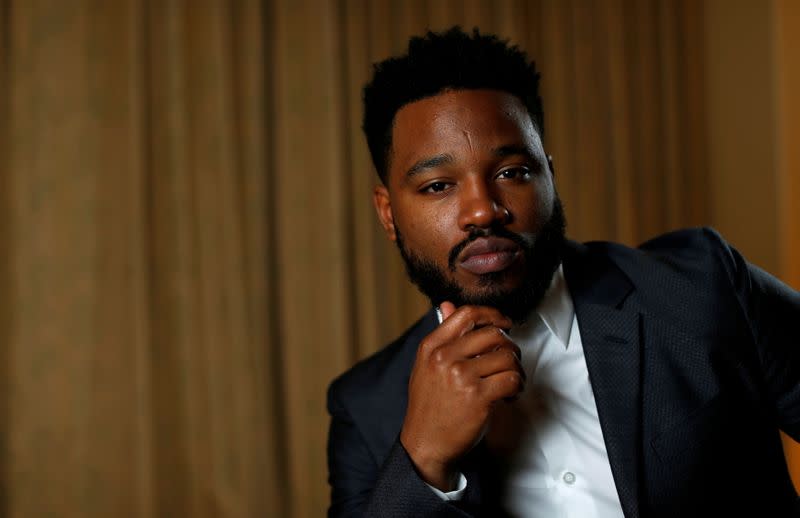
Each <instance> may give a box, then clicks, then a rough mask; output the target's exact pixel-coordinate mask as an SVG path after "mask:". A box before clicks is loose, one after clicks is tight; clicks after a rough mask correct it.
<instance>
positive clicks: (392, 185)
mask: <svg viewBox="0 0 800 518" xmlns="http://www.w3.org/2000/svg"><path fill="white" fill-rule="evenodd" d="M374 201H375V206H376V209H377V211H378V215H379V217H380V219H381V222H382V224H383V226H384V228H385V229H386V231H387V234H388V235H389V237H390V239H392V240H393V241H395V242H396V243H397V244H398V247H399V248H400V251H401V254H402V255H403V258H404V260H405V262H406V267H407V270H408V273H409V275H410V277H411V279H412V281H414V282H415V283H416V284H417V285H418V286H419V287H420V289H421V290H422V291H423V293H425V294H426V295H427V296H428V297H429V298H430V299H431V302H432V303H433V304H435V305H438V304H440V303H441V302H443V301H445V300H449V301H451V302H453V303H454V304H456V305H457V306H458V305H463V304H477V305H489V306H494V307H497V308H499V309H500V310H501V311H502V312H504V313H505V314H506V315H508V316H509V317H511V318H513V319H515V320H517V321H519V320H522V319H524V318H525V317H526V316H527V315H528V313H529V312H530V311H531V310H532V309H533V307H534V306H535V305H536V304H537V303H538V302H539V300H540V299H541V297H542V296H543V294H544V291H545V290H546V288H547V286H548V285H549V283H550V279H551V278H552V274H553V271H554V270H555V268H556V267H557V266H558V263H559V262H560V256H559V250H560V246H561V242H562V241H563V236H564V219H563V214H562V211H561V205H560V202H559V200H558V196H557V194H556V192H555V188H554V186H553V176H552V171H551V169H550V164H549V163H548V160H547V157H546V155H545V153H544V150H543V149H542V143H541V140H540V138H539V135H538V133H537V131H536V129H535V128H534V125H533V123H532V122H531V118H530V116H529V115H528V112H527V111H526V109H525V107H524V105H523V104H522V102H521V101H520V100H519V99H518V98H517V97H515V96H513V95H511V94H508V93H504V92H499V91H495V90H456V91H449V92H445V93H441V94H439V95H436V96H433V97H429V98H426V99H422V100H419V101H416V102H413V103H409V104H407V105H405V106H404V107H403V108H401V109H400V110H399V111H398V112H397V114H396V116H395V120H394V126H393V130H392V149H391V152H390V157H389V170H388V174H387V183H386V186H385V187H384V186H380V187H377V188H376V190H375V197H374Z"/></svg>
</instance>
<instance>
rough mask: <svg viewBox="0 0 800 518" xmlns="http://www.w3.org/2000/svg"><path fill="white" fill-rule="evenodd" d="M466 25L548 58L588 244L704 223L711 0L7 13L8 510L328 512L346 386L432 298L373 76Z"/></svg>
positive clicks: (141, 2)
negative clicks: (373, 146)
mask: <svg viewBox="0 0 800 518" xmlns="http://www.w3.org/2000/svg"><path fill="white" fill-rule="evenodd" d="M454 23H459V24H462V25H464V26H466V27H472V26H474V25H479V26H480V27H481V28H482V29H483V30H485V31H493V32H498V33H500V34H503V35H505V36H507V37H510V38H512V40H513V41H514V42H516V43H518V44H520V45H521V46H522V47H523V48H526V49H528V50H529V51H530V52H531V54H532V55H533V56H535V57H536V59H537V62H538V63H539V65H540V68H541V70H542V72H543V81H544V86H543V88H544V91H543V94H544V99H545V103H546V119H547V141H546V144H547V147H548V149H549V151H550V153H551V154H553V155H554V158H555V163H556V170H557V173H556V178H557V184H558V186H559V189H560V191H561V194H562V197H563V198H564V201H565V205H566V210H567V216H568V219H569V223H570V226H569V230H570V234H571V235H572V236H573V237H576V238H580V239H585V238H595V239H600V238H612V239H617V240H621V241H624V242H627V243H634V242H637V241H640V240H642V239H644V238H646V237H649V236H651V235H653V234H656V233H658V232H660V231H663V230H666V229H669V228H674V227H678V226H686V225H693V224H699V223H702V222H704V221H706V218H707V213H706V206H707V201H708V198H709V192H708V187H707V177H706V174H705V161H706V157H705V155H704V142H705V134H704V132H705V129H704V128H705V125H704V115H703V114H704V98H703V95H704V94H703V92H704V89H703V62H702V56H703V52H702V34H701V32H702V16H701V9H699V8H698V7H697V5H696V4H695V3H694V2H692V1H691V0H679V1H668V0H642V1H633V0H602V1H601V0H596V1H590V0H571V1H564V0H541V1H521V0H504V1H490V0H481V1H455V0H451V1H445V0H441V1H430V2H425V1H420V0H416V1H403V0H380V1H369V0H328V1H325V0H318V1H313V0H264V1H257V0H252V1H248V0H236V1H223V0H202V1H189V0H183V1H180V0H117V1H114V2H107V1H103V0H69V1H62V0H0V293H1V294H2V295H0V369H2V371H0V380H2V381H1V382H0V441H2V444H0V446H1V448H0V470H1V471H0V473H2V475H0V488H1V489H0V506H1V507H0V515H2V516H8V517H13V518H23V517H24V518H38V517H45V516H59V517H70V516H75V517H86V518H91V517H108V516H114V517H121V518H123V517H150V516H153V517H165V518H166V517H176V516H181V517H184V516H185V517H226V518H227V517H257V516H319V515H321V514H322V513H323V512H324V509H325V507H326V505H327V500H328V489H327V485H326V482H325V477H326V466H325V455H324V450H325V440H326V432H327V424H328V419H327V415H326V413H325V409H324V406H325V401H324V393H325V389H326V387H327V385H328V383H329V382H330V381H331V379H332V378H333V377H334V376H335V375H337V374H338V373H340V372H342V371H343V370H344V369H346V368H347V367H348V366H350V365H351V364H352V363H353V362H355V361H356V360H357V359H359V358H362V357H364V356H366V355H367V354H369V353H370V352H372V351H374V350H376V349H377V348H378V347H380V346H381V345H382V344H383V343H385V342H386V341H387V340H389V339H390V338H392V337H393V336H395V335H396V334H397V333H398V332H399V331H400V330H402V329H403V328H404V327H405V326H407V325H408V324H409V323H410V322H412V321H413V320H414V319H415V318H416V316H417V315H419V314H420V313H421V312H422V311H423V310H424V308H425V303H424V300H423V299H422V298H421V297H420V296H419V295H418V294H417V293H416V292H415V291H414V290H413V288H412V287H410V286H409V285H408V283H407V281H406V280H405V277H404V273H403V270H402V265H401V263H400V261H399V258H398V257H397V254H396V252H395V250H394V249H393V247H392V246H391V245H390V244H389V243H387V242H386V240H385V238H384V237H383V235H382V232H381V231H380V230H379V228H378V225H377V223H376V221H375V217H374V215H373V210H372V207H371V204H370V201H369V195H370V192H371V189H372V186H373V185H374V183H375V178H374V173H373V172H372V171H371V165H370V163H369V159H368V155H367V152H366V146H365V144H364V139H363V137H362V135H361V133H360V130H359V126H360V117H361V105H360V95H361V94H360V88H361V86H362V85H363V83H364V82H365V81H366V80H367V78H368V77H369V73H370V68H369V65H370V63H371V62H373V61H375V60H378V59H381V58H383V57H385V56H387V55H389V54H391V53H395V52H398V51H400V50H402V48H403V46H404V43H405V42H406V40H407V38H408V36H409V35H410V34H418V33H421V32H422V31H423V30H424V29H425V28H426V27H431V28H434V29H440V28H445V27H448V26H450V25H452V24H454Z"/></svg>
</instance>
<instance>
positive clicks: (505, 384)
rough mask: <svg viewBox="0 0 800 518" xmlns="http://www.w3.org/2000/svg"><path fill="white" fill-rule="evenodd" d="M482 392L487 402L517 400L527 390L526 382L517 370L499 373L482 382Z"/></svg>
mask: <svg viewBox="0 0 800 518" xmlns="http://www.w3.org/2000/svg"><path fill="white" fill-rule="evenodd" d="M480 387H481V392H482V395H483V397H484V398H485V399H486V400H487V401H491V402H495V401H500V400H502V399H510V398H515V397H516V396H518V395H519V393H520V392H522V391H523V390H524V388H525V380H524V379H523V377H522V374H520V373H519V372H518V371H516V370H512V371H503V372H498V373H497V374H492V375H491V376H488V377H486V378H483V379H482V380H481V384H480Z"/></svg>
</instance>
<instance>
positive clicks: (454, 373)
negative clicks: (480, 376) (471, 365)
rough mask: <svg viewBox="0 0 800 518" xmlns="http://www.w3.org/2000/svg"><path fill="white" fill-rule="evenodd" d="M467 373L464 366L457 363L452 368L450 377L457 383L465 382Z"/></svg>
mask: <svg viewBox="0 0 800 518" xmlns="http://www.w3.org/2000/svg"><path fill="white" fill-rule="evenodd" d="M465 375H466V373H465V372H464V365H463V364H461V363H456V364H455V365H451V366H450V377H451V378H453V380H455V381H457V382H458V381H463V380H464V377H465Z"/></svg>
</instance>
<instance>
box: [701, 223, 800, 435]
mask: <svg viewBox="0 0 800 518" xmlns="http://www.w3.org/2000/svg"><path fill="white" fill-rule="evenodd" d="M713 236H715V238H716V239H717V240H718V242H719V243H721V244H722V250H723V254H722V262H723V264H724V265H725V268H726V270H727V274H728V276H729V278H730V280H731V283H732V285H733V288H734V290H735V293H736V296H737V298H738V300H739V304H740V306H741V307H742V311H743V312H744V314H745V317H746V318H747V321H748V325H749V327H750V331H751V333H752V338H753V341H754V343H755V344H756V350H757V354H758V357H759V362H760V366H761V372H762V380H763V383H764V387H765V390H766V396H767V398H768V400H769V401H770V402H771V404H772V411H773V412H774V415H775V418H776V421H777V423H778V425H779V426H780V428H781V429H782V430H783V431H784V432H786V433H787V434H788V435H789V436H791V437H792V438H793V439H794V440H796V441H800V293H798V292H797V291H795V290H793V289H792V288H790V287H789V286H787V285H786V284H784V283H782V282H781V281H779V280H778V279H776V278H775V277H773V276H772V275H770V274H768V273H767V272H765V271H764V270H762V269H760V268H758V267H757V266H754V265H752V264H750V263H748V262H747V261H745V259H744V258H743V257H742V256H741V254H739V252H738V251H736V250H735V249H734V248H732V247H730V246H728V245H727V244H725V243H724V242H723V241H722V239H721V238H720V237H719V236H718V235H717V234H716V233H713Z"/></svg>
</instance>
